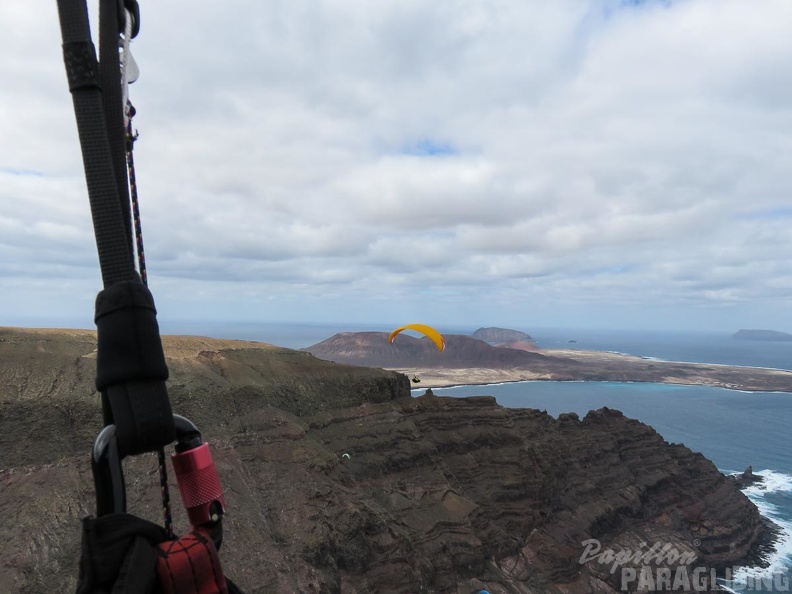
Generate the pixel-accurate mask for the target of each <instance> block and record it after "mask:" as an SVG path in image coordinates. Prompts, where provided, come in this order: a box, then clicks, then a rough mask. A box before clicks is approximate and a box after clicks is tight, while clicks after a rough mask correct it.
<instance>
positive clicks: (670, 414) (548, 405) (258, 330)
mask: <svg viewBox="0 0 792 594" xmlns="http://www.w3.org/2000/svg"><path fill="white" fill-rule="evenodd" d="M393 327H396V324H393V325H387V324H385V325H380V326H375V325H359V324H358V325H354V324H300V323H256V324H249V323H246V324H243V323H239V324H228V323H217V324H207V323H201V324H199V325H192V324H187V323H181V324H179V323H175V324H174V323H171V324H167V323H166V324H162V331H163V333H168V334H200V335H204V336H215V337H218V338H239V339H248V340H260V341H264V342H269V343H272V344H277V345H280V346H284V347H289V348H303V347H308V346H311V345H313V344H315V343H317V342H320V341H322V340H324V339H326V338H329V337H330V336H332V335H333V334H335V333H336V332H350V331H372V330H377V331H387V330H389V329H391V328H393ZM438 329H439V330H441V331H443V332H447V333H448V332H453V333H459V334H469V333H472V332H473V331H474V330H475V328H438ZM524 330H525V331H526V332H528V333H529V334H531V336H533V337H534V338H535V339H536V341H537V343H538V345H539V346H540V347H543V348H565V349H568V348H573V349H581V350H598V351H613V352H619V353H626V354H630V355H636V356H640V357H647V358H655V359H662V360H667V361H688V362H696V363H720V364H725V365H744V366H749V367H768V368H776V369H789V370H792V342H754V341H740V340H734V339H733V338H731V333H713V332H708V333H706V332H661V331H616V330H575V329H552V328H539V329H524ZM735 331H736V329H735ZM423 391H424V389H423V388H419V389H417V390H414V392H413V393H414V394H415V395H420V394H421V393H423ZM434 392H435V393H437V394H438V395H447V396H470V395H483V394H486V395H491V396H494V397H495V398H496V399H497V401H498V402H499V403H500V404H501V405H502V406H506V407H514V408H517V407H529V408H536V409H539V410H546V411H547V412H548V413H549V414H551V415H553V416H556V417H557V416H558V415H559V414H561V413H564V412H576V413H577V414H578V415H580V416H581V417H583V416H584V415H585V414H586V413H587V412H588V411H589V410H592V409H597V408H601V407H603V406H607V407H609V408H614V409H618V410H620V411H622V412H623V413H624V414H625V415H627V416H629V417H632V418H635V419H638V420H640V421H642V422H644V423H646V424H648V425H651V426H652V427H654V428H655V429H656V430H657V431H658V432H659V433H660V434H661V435H662V436H663V437H664V438H665V439H666V440H667V441H669V442H673V443H683V444H685V445H686V446H688V447H689V448H691V449H692V450H694V451H698V452H701V453H703V454H704V455H705V456H706V457H707V458H709V459H710V460H712V461H713V462H714V463H715V465H716V466H717V467H718V469H719V470H720V471H721V472H723V473H726V474H731V473H735V472H742V471H743V470H745V468H746V467H747V466H752V467H753V471H754V473H755V474H760V475H762V476H764V478H765V480H764V482H763V483H761V484H757V485H755V486H752V487H751V488H749V489H746V491H745V493H746V495H748V497H749V498H750V499H751V500H752V501H753V502H754V503H755V504H756V505H757V507H758V508H759V509H760V511H761V512H762V514H763V515H764V516H766V517H768V518H770V519H771V520H773V521H774V522H775V523H776V524H778V525H779V526H780V527H781V529H782V534H781V538H780V540H779V542H778V543H777V547H776V551H775V553H774V554H773V555H772V556H771V557H770V558H769V559H768V561H769V567H767V568H766V569H763V570H742V571H740V572H738V573H737V575H736V576H735V580H734V581H732V582H729V583H725V584H723V585H724V586H726V587H731V589H732V590H734V591H737V592H745V593H747V594H753V593H754V592H767V591H788V590H790V589H791V587H792V584H790V579H792V440H790V438H789V428H790V423H791V422H792V393H773V392H753V393H748V392H739V391H734V390H726V389H722V388H712V387H706V386H679V385H664V384H643V383H613V382H519V383H509V384H493V385H487V386H459V387H454V388H436V389H434ZM785 587H786V590H785V589H784V588H785Z"/></svg>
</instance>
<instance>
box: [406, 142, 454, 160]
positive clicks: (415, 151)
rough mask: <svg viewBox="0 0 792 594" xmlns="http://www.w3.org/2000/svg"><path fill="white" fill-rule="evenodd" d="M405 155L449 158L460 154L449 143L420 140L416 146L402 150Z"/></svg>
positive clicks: (409, 146) (411, 145)
mask: <svg viewBox="0 0 792 594" xmlns="http://www.w3.org/2000/svg"><path fill="white" fill-rule="evenodd" d="M402 153H403V154H405V155H412V156H414V157H447V156H450V155H457V154H459V153H458V151H457V150H456V149H455V148H454V147H453V146H452V145H451V143H449V142H439V141H436V140H429V139H425V140H420V141H418V142H416V143H415V144H410V145H407V146H406V147H404V149H402Z"/></svg>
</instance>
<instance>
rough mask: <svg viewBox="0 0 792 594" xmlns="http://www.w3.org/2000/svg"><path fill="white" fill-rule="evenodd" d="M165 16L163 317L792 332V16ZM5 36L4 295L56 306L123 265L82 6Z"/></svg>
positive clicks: (144, 156)
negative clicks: (61, 290)
mask: <svg viewBox="0 0 792 594" xmlns="http://www.w3.org/2000/svg"><path fill="white" fill-rule="evenodd" d="M141 9H142V11H143V13H142V30H141V34H140V36H139V37H138V38H137V39H136V40H135V42H134V43H133V53H134V55H135V57H136V59H137V62H138V64H139V66H140V68H141V77H140V80H139V82H137V83H136V84H135V85H133V87H132V89H131V97H132V100H133V101H134V103H135V105H136V106H137V108H138V113H139V115H138V117H137V119H136V125H137V127H138V128H139V129H140V140H139V141H138V143H137V146H136V150H137V152H136V162H137V169H138V183H139V187H140V190H141V200H142V212H143V228H144V234H145V239H146V247H147V254H148V258H149V263H150V267H151V270H152V280H153V281H156V282H158V283H159V284H160V286H161V287H162V289H161V293H162V295H161V296H159V293H158V291H157V287H156V286H155V287H154V292H155V295H158V302H160V303H164V304H163V306H162V307H161V309H163V307H164V309H165V310H169V311H180V312H186V311H192V312H195V311H205V312H211V317H213V318H222V317H223V316H224V315H232V316H234V317H239V316H241V315H243V314H245V315H251V316H259V315H262V314H259V313H256V312H257V311H259V310H258V309H257V307H256V305H255V304H256V303H258V302H260V301H261V300H267V302H268V303H269V304H270V305H271V306H272V307H268V308H267V311H266V314H265V315H266V317H267V318H268V319H279V318H282V319H295V318H294V315H290V314H294V313H300V314H301V315H302V316H304V317H305V319H317V320H318V319H323V317H326V316H328V315H330V314H329V313H328V311H327V310H328V308H327V303H328V301H329V302H332V303H333V304H334V305H333V312H332V316H333V318H334V319H337V320H343V319H344V316H346V318H348V319H349V320H350V321H354V320H360V321H366V320H374V319H378V318H379V317H383V316H384V317H388V318H389V319H391V318H392V316H391V315H390V313H396V312H405V313H406V312H411V313H414V314H415V315H422V312H425V314H426V315H427V316H440V317H442V318H443V319H444V320H446V321H449V322H458V323H464V322H465V321H466V320H468V319H470V318H471V316H476V319H477V320H479V321H481V322H482V323H486V322H487V321H488V319H489V317H490V316H491V317H492V318H493V319H494V318H496V317H498V318H499V319H500V320H502V322H503V323H505V322H507V321H508V320H505V319H504V318H508V316H509V314H510V312H511V313H512V314H513V315H515V316H517V315H520V316H523V317H522V318H521V321H522V322H523V323H524V324H527V325H530V324H542V325H551V324H554V323H556V324H562V323H567V322H568V323H575V322H580V323H593V322H591V320H592V319H596V323H598V324H600V325H614V326H619V325H625V324H629V325H636V324H639V321H638V320H640V317H641V312H642V311H653V312H655V314H654V315H652V316H651V319H650V320H648V321H647V324H651V325H655V326H656V325H663V324H666V323H669V324H675V325H677V326H679V325H687V324H692V325H699V326H702V327H704V326H708V327H715V326H722V325H724V324H726V325H727V326H726V328H725V329H727V330H728V329H731V327H732V325H736V326H751V325H758V322H759V321H761V322H763V323H772V325H773V326H774V327H777V328H779V329H787V330H789V329H792V308H791V307H790V306H789V305H788V303H790V297H792V294H790V293H791V292H790V289H791V288H792V266H790V265H789V264H788V261H787V258H786V254H788V253H790V250H792V237H791V236H790V233H789V231H788V222H789V211H788V208H789V191H790V187H791V184H790V181H792V180H791V179H790V178H792V174H791V173H790V171H789V168H788V163H789V162H790V156H791V155H792V141H790V140H789V139H790V138H792V110H791V109H790V108H789V105H790V104H792V79H790V77H789V76H788V74H787V73H788V72H789V71H791V70H792V63H791V62H792V37H790V36H789V35H788V31H789V30H790V28H791V27H792V5H791V4H790V3H789V2H787V0H754V1H753V2H745V1H744V0H675V1H673V2H660V1H647V2H643V3H640V4H639V5H637V6H634V5H630V4H626V3H623V2H617V1H616V0H589V1H584V0H558V1H554V2H540V1H538V0H537V1H521V2H518V1H516V0H489V1H487V2H459V1H451V0H441V1H437V2H428V1H425V0H408V1H404V0H402V1H400V2H396V1H395V0H392V1H391V0H383V1H382V2H377V3H371V2H362V1H360V2H345V3H340V4H339V3H335V2H329V1H320V2H308V1H307V0H293V1H290V2H286V1H285V0H283V1H275V2H268V3H253V2H243V1H242V0H233V1H231V2H227V3H225V4H223V5H219V4H218V5H211V4H209V5H206V6H202V7H201V10H199V11H193V12H189V13H185V12H184V10H183V7H182V6H177V5H173V4H170V3H153V4H151V5H143V6H141ZM0 21H1V22H2V23H3V24H4V25H5V26H4V27H3V30H2V35H0V76H2V78H3V80H4V81H5V82H4V84H3V85H2V86H0V134H2V137H3V138H4V139H5V141H4V142H3V143H0V257H2V263H1V264H0V304H3V305H4V306H5V308H6V309H7V310H8V309H9V308H17V309H20V310H22V311H23V313H24V314H26V315H32V314H35V309H34V308H36V307H42V304H45V303H47V302H48V298H47V297H46V290H45V289H44V288H43V285H41V284H38V282H37V281H36V282H34V281H33V280H32V279H35V278H36V277H40V276H42V275H47V276H49V277H52V278H53V279H63V280H64V282H65V280H68V279H74V278H79V279H83V280H82V281H80V282H78V285H77V286H79V287H81V288H80V289H79V290H80V291H84V292H85V293H88V294H90V293H93V292H95V291H96V290H98V288H99V287H98V286H96V285H92V284H91V282H97V281H96V279H98V272H97V271H96V270H95V267H96V257H95V255H94V249H95V248H94V244H93V239H92V238H91V226H90V217H89V213H88V207H87V200H86V198H85V195H84V185H83V184H82V182H81V181H80V180H81V175H82V170H81V163H80V158H79V153H78V148H77V139H76V134H75V126H74V123H73V120H72V118H73V116H72V115H71V102H70V99H69V97H68V92H67V90H66V82H65V76H64V74H63V67H62V65H61V63H60V48H59V46H60V39H59V35H58V32H57V15H56V14H55V9H54V7H53V6H50V5H46V7H45V5H44V3H39V2H31V3H27V4H19V3H17V4H14V5H13V6H11V5H9V6H7V7H4V8H2V9H0ZM433 152H437V153H438V154H432V153H433ZM785 209H787V210H785ZM26 279H27V280H26ZM190 279H193V280H190ZM180 286H182V287H189V289H186V288H185V289H179V287H180ZM42 291H44V292H43V293H42ZM88 299H89V298H88V297H86V296H85V295H81V296H80V297H79V299H77V298H75V301H74V303H75V307H76V306H77V305H76V304H78V303H79V304H80V307H82V303H83V302H84V301H86V300H88ZM180 300H186V301H189V303H191V304H193V305H191V307H190V308H187V307H185V308H181V309H180V308H179V305H178V302H179V301H180ZM757 303H765V304H767V303H771V304H772V307H771V306H766V307H764V311H765V312H767V311H772V312H773V315H774V316H776V317H777V320H776V319H769V318H768V317H767V316H764V315H758V314H757V311H758V308H757V307H756V304H757ZM597 304H599V305H597ZM58 308H60V309H59V310H61V309H64V306H63V304H62V302H60V303H59V304H58ZM279 308H280V309H279ZM554 308H555V309H554ZM576 308H577V309H576ZM65 309H66V310H68V307H65ZM595 310H596V312H599V313H598V314H597V315H593V314H592V312H594V311H595ZM661 310H662V311H663V312H664V313H663V315H662V316H658V315H656V312H658V311H661ZM229 311H231V312H232V313H231V314H229V313H228V312H229ZM526 311H532V312H535V315H536V316H537V319H531V318H530V316H528V317H525V315H527V314H525V312H526ZM724 311H728V316H725V314H724V313H723V312H724ZM554 312H555V313H554ZM702 312H704V313H702ZM207 315H209V314H207ZM741 316H742V317H741ZM754 320H756V323H753V321H754Z"/></svg>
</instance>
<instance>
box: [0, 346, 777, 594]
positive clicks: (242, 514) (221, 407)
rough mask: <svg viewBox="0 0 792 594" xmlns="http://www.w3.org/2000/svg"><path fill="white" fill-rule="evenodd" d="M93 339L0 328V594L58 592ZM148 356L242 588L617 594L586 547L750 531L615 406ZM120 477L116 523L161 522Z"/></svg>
mask: <svg viewBox="0 0 792 594" xmlns="http://www.w3.org/2000/svg"><path fill="white" fill-rule="evenodd" d="M91 339H92V335H91V334H90V333H85V334H80V333H78V334H77V335H75V336H71V337H67V338H63V337H61V338H60V339H59V338H58V336H57V335H56V334H51V335H46V336H42V335H38V336H32V337H31V336H29V335H26V334H25V333H21V334H20V333H18V332H17V333H16V334H14V333H13V332H12V333H9V332H0V355H1V356H0V380H2V382H3V383H2V385H3V391H2V392H0V394H1V396H0V398H1V402H2V404H1V405H0V438H2V439H3V442H2V448H1V449H0V456H2V458H0V460H1V461H0V508H2V510H3V512H4V514H5V516H6V517H7V518H14V519H15V520H14V521H13V522H3V523H2V525H0V591H2V592H27V593H38V592H73V591H74V584H75V578H76V568H77V558H78V551H79V543H78V539H79V518H80V517H82V516H83V515H85V514H87V513H91V511H92V509H93V494H92V482H91V476H90V465H89V464H88V449H89V447H90V443H91V440H92V439H93V436H94V434H95V432H96V431H97V430H98V428H99V425H100V420H99V411H98V408H99V401H98V397H96V396H95V395H93V394H92V393H91V392H90V382H91V381H92V380H93V377H92V369H93V364H92V361H91V352H92V349H93V345H94V343H93V342H92V341H91ZM94 340H95V339H94ZM165 348H166V354H167V356H168V364H169V366H170V369H171V374H172V379H171V394H172V399H173V407H174V410H176V411H177V412H179V413H181V414H184V415H186V416H188V417H190V418H192V419H193V420H194V421H196V422H197V423H198V425H199V427H201V429H202V430H203V433H204V438H205V439H206V440H207V441H209V442H210V443H211V445H212V448H213V451H214V456H215V460H216V463H217V467H218V470H219V473H220V477H221V480H222V482H223V485H224V488H225V492H226V502H227V504H228V515H227V516H226V519H225V526H226V538H225V542H224V545H223V549H222V551H221V558H222V560H223V563H224V566H225V568H226V570H227V572H228V574H229V575H230V576H231V577H232V578H233V579H234V580H235V581H236V582H237V583H238V584H239V585H240V586H241V587H242V588H243V589H244V590H245V591H246V592H248V593H270V592H273V593H274V592H278V593H283V592H301V593H302V592H326V593H332V592H344V593H346V592H350V593H363V592H399V593H405V594H407V593H415V592H447V593H459V594H463V593H464V594H466V593H469V592H477V591H478V590H479V589H487V590H488V591H490V592H492V593H527V592H534V593H540V592H548V593H549V592H553V593H555V592H566V593H574V592H581V593H583V592H617V591H623V590H622V584H621V583H620V579H621V577H620V575H619V573H620V572H619V571H616V572H614V573H611V571H610V570H611V566H612V564H610V563H601V562H600V561H601V560H602V557H599V558H591V559H589V560H588V561H587V562H584V563H581V557H582V556H583V554H584V551H585V546H584V544H583V543H584V542H587V541H591V540H592V539H596V540H597V541H598V542H599V544H600V546H601V548H602V550H606V549H613V550H618V549H621V548H625V547H626V548H628V549H631V550H648V548H649V547H650V546H651V545H652V544H654V543H658V542H659V543H661V544H662V545H668V546H671V547H673V548H675V549H676V550H678V551H680V552H685V553H689V554H690V555H691V556H692V555H695V556H697V559H696V561H695V563H694V564H695V565H696V566H705V565H722V564H733V563H736V562H739V561H740V560H743V559H747V558H750V556H751V553H752V551H755V549H756V546H757V544H758V543H759V542H760V541H761V539H762V536H763V534H764V529H763V525H762V522H761V519H760V516H759V514H758V511H757V509H756V508H755V506H753V504H751V503H750V502H749V501H748V499H747V498H746V497H745V496H743V495H742V493H741V492H740V491H739V489H738V486H737V484H736V482H735V481H729V480H727V479H726V478H725V477H723V476H722V475H721V474H720V473H718V471H717V470H716V469H715V467H714V466H713V465H712V463H710V462H709V461H707V460H706V459H704V458H703V456H701V455H700V454H694V453H692V452H691V451H690V450H688V449H687V448H685V447H684V446H681V445H670V444H668V443H666V442H665V441H664V440H663V439H662V438H661V437H660V436H659V435H658V434H657V433H656V432H655V431H654V430H652V429H651V428H650V427H647V426H646V425H643V424H641V423H639V422H638V421H634V420H631V419H627V418H625V417H624V416H623V415H621V413H618V412H616V411H611V410H607V409H602V410H599V411H596V412H592V413H589V415H588V416H587V417H585V418H584V419H583V420H580V419H578V418H577V417H576V416H575V415H562V416H561V417H560V418H559V419H557V420H556V419H553V418H552V417H550V416H549V415H547V414H545V413H542V412H539V411H536V410H530V409H513V410H512V409H504V408H501V407H499V406H498V405H497V404H496V403H495V401H494V399H493V398H491V397H486V396H482V397H476V398H465V399H452V398H438V397H435V396H432V395H425V396H422V397H419V398H411V397H410V396H409V381H408V379H407V378H406V377H404V376H401V375H399V374H395V373H392V372H384V371H381V370H372V369H362V368H351V367H346V366H342V365H335V364H331V363H327V362H323V361H319V360H316V359H314V358H313V357H311V356H309V355H307V354H304V353H297V352H294V351H289V350H286V349H279V348H277V347H271V346H269V345H261V344H256V343H241V342H233V341H216V340H209V339H198V338H183V337H182V338H166V339H165ZM48 369H49V370H51V372H50V371H47V370H48ZM86 394H87V395H86ZM64 411H71V412H70V413H69V414H67V413H66V412H64ZM83 424H87V425H88V426H87V427H83ZM9 435H10V436H12V437H9ZM125 468H126V473H127V488H128V493H129V501H130V511H131V512H133V513H136V514H139V515H142V516H144V517H148V518H149V519H152V520H154V521H157V518H158V516H159V498H158V491H159V487H158V484H157V469H156V459H155V457H153V456H141V457H136V458H134V459H131V460H128V461H126V462H125ZM174 489H175V487H174ZM173 493H174V499H178V496H177V495H175V493H176V491H175V490H174V491H173ZM174 510H175V512H176V526H177V528H178V529H180V530H184V529H185V528H186V525H187V522H186V519H185V515H184V513H183V511H181V508H180V505H179V502H178V501H175V502H174ZM589 556H590V555H589ZM635 585H636V584H635V583H632V584H630V585H628V588H627V589H628V590H634V589H635Z"/></svg>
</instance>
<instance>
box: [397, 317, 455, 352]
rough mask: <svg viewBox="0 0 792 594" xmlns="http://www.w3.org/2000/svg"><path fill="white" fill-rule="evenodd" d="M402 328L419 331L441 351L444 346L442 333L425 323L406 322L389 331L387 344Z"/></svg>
mask: <svg viewBox="0 0 792 594" xmlns="http://www.w3.org/2000/svg"><path fill="white" fill-rule="evenodd" d="M402 330H415V331H416V332H420V333H421V334H423V335H425V336H427V337H428V338H430V339H431V340H432V342H433V343H435V346H437V350H438V351H442V350H443V349H444V348H445V340H444V339H443V335H442V334H440V333H439V332H438V331H437V330H435V329H434V328H432V327H431V326H427V325H426V324H406V325H404V326H402V327H401V328H396V330H394V331H393V332H391V333H390V336H388V344H390V343H392V342H393V339H394V338H396V335H397V334H398V333H399V332H401V331H402Z"/></svg>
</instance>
